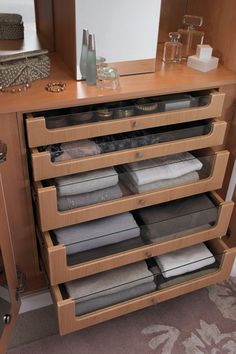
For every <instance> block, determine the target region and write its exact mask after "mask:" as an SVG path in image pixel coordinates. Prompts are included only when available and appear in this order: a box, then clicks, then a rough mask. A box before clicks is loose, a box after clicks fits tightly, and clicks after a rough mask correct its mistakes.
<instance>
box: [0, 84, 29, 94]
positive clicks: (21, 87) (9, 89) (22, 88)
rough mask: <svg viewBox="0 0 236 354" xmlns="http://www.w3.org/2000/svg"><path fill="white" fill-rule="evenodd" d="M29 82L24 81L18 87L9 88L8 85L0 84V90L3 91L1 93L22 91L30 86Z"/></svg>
mask: <svg viewBox="0 0 236 354" xmlns="http://www.w3.org/2000/svg"><path fill="white" fill-rule="evenodd" d="M30 86H31V85H30V83H28V82H27V83H26V84H24V85H22V86H20V87H12V88H9V87H3V86H0V92H3V93H9V92H10V93H17V92H22V91H26V90H28V89H29V88H30Z"/></svg>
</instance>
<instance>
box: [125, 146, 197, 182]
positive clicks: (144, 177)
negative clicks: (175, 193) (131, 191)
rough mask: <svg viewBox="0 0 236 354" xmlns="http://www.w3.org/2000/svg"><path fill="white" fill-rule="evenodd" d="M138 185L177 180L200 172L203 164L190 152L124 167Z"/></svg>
mask: <svg viewBox="0 0 236 354" xmlns="http://www.w3.org/2000/svg"><path fill="white" fill-rule="evenodd" d="M123 168H124V169H125V170H126V171H127V172H129V175H130V178H131V179H132V180H133V182H134V183H135V184H137V185H143V184H147V183H153V182H157V181H161V180H165V179H170V178H177V177H180V176H183V175H185V174H187V173H189V172H193V171H199V170H200V169H201V168H202V163H201V162H200V161H199V160H198V159H197V158H196V157H194V156H193V155H192V154H190V153H189V152H183V153H180V154H175V155H170V156H162V157H157V158H155V159H150V160H144V161H138V162H133V163H130V164H126V165H123Z"/></svg>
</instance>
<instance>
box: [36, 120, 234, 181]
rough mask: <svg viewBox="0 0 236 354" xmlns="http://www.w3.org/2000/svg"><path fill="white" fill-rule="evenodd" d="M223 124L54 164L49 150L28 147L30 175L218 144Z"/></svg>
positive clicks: (60, 173)
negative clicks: (196, 133)
mask: <svg viewBox="0 0 236 354" xmlns="http://www.w3.org/2000/svg"><path fill="white" fill-rule="evenodd" d="M226 126H227V123H226V122H223V121H218V120H216V121H214V122H213V123H212V130H211V132H210V133H209V134H207V135H202V136H197V137H192V138H188V139H179V140H174V141H169V142H164V143H159V144H154V145H148V146H144V147H139V148H134V149H127V150H122V151H116V152H109V153H104V154H101V155H94V156H89V157H82V158H77V159H74V160H67V161H64V162H57V163H53V162H51V156H50V153H49V152H48V151H44V152H39V151H38V149H36V148H34V149H31V162H32V169H33V177H34V180H35V181H40V180H44V179H49V178H54V177H59V176H65V175H70V174H73V173H77V172H85V171H91V170H96V169H100V168H105V167H109V166H114V165H119V164H124V163H129V162H133V161H141V160H146V159H149V158H152V157H158V156H165V155H171V154H176V153H179V152H184V151H192V150H196V149H202V148H206V147H211V146H217V145H221V144H222V143H223V141H224V136H225V131H226Z"/></svg>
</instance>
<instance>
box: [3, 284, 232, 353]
mask: <svg viewBox="0 0 236 354" xmlns="http://www.w3.org/2000/svg"><path fill="white" fill-rule="evenodd" d="M42 326H44V323H42ZM8 353H9V354H49V353H50V354H126V353H127V354H139V353H140V354H236V278H230V279H229V280H227V281H225V282H223V283H220V284H217V285H213V286H210V287H208V288H205V289H201V290H198V291H196V292H193V293H190V294H186V295H184V296H181V297H178V298H175V299H173V300H169V301H166V302H163V303H160V304H158V305H156V306H155V307H150V308H147V309H144V310H141V311H138V312H135V313H132V314H129V315H127V316H123V317H120V318H117V319H114V320H111V321H109V322H105V323H102V324H100V325H97V326H94V327H91V328H88V329H84V330H82V331H79V332H76V333H73V334H70V335H67V336H64V337H60V336H58V335H54V336H50V337H48V338H45V339H43V340H39V341H37V342H34V343H30V344H28V345H24V346H22V347H18V348H14V349H12V350H9V351H8Z"/></svg>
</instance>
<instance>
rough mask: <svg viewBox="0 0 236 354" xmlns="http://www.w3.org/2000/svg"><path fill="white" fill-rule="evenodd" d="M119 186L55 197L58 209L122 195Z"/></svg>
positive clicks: (70, 207) (76, 206)
mask: <svg viewBox="0 0 236 354" xmlns="http://www.w3.org/2000/svg"><path fill="white" fill-rule="evenodd" d="M122 195H123V194H122V191H121V189H120V186H119V185H118V184H117V185H116V186H112V187H108V188H104V189H99V190H97V191H94V192H88V193H81V194H75V195H73V196H65V197H58V198H57V207H58V210H59V211H65V210H70V209H74V208H80V207H82V206H86V205H90V204H96V203H100V202H104V201H106V200H112V199H117V198H121V197H122Z"/></svg>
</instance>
